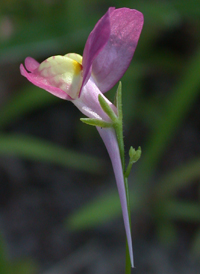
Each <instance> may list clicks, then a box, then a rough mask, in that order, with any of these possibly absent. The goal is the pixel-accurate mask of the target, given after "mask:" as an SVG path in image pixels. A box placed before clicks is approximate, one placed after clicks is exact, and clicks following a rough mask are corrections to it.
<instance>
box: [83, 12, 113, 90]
mask: <svg viewBox="0 0 200 274" xmlns="http://www.w3.org/2000/svg"><path fill="white" fill-rule="evenodd" d="M114 9H115V8H109V9H108V11H107V12H106V14H105V15H104V16H103V17H102V18H101V19H100V20H99V21H98V22H97V24H96V25H95V27H94V29H93V30H92V32H91V33H90V35H89V37H88V39H87V42H86V44H85V48H84V52H83V64H82V65H83V82H82V87H83V86H84V85H85V83H86V82H87V81H88V79H89V78H90V75H91V66H92V63H93V61H94V59H95V57H96V56H97V55H98V53H99V52H100V51H101V50H102V49H103V47H104V46H105V44H106V43H107V41H108V39H109V36H110V19H109V14H110V13H111V12H112V11H113V10H114Z"/></svg>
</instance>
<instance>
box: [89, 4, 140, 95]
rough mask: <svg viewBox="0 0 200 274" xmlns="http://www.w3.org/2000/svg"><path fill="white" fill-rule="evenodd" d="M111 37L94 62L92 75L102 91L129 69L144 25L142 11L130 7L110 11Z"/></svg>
mask: <svg viewBox="0 0 200 274" xmlns="http://www.w3.org/2000/svg"><path fill="white" fill-rule="evenodd" d="M109 18H110V28H111V32H110V37H109V40H108V41H107V43H106V45H105V47H104V48H103V49H102V50H101V51H100V52H99V54H98V55H97V57H96V58H95V60H94V62H93V64H92V75H93V77H94V79H95V81H96V84H97V86H98V87H99V89H100V90H101V92H106V91H108V90H109V89H111V88H112V87H113V86H114V85H115V84H116V83H117V82H118V81H119V79H120V78H121V77H122V76H123V74H124V73H125V71H126V70H127V68H128V66H129V64H130V62H131V59H132V57H133V54H134V51H135V49H136V46H137V43H138V39H139V36H140V33H141V30H142V27H143V22H144V18H143V15H142V13H141V12H139V11H137V10H133V9H128V8H120V9H115V10H112V11H111V12H110V17H109Z"/></svg>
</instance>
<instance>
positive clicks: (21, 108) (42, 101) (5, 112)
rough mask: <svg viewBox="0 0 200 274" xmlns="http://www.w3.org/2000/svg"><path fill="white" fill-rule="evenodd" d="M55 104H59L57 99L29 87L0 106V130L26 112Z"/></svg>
mask: <svg viewBox="0 0 200 274" xmlns="http://www.w3.org/2000/svg"><path fill="white" fill-rule="evenodd" d="M56 102H59V98H57V97H55V96H52V95H51V94H49V93H48V92H46V91H44V90H42V89H40V88H38V87H35V86H33V85H29V86H27V87H26V88H24V89H23V90H22V91H21V92H20V93H17V94H16V95H15V96H12V98H11V99H10V100H9V101H8V102H6V103H5V105H3V106H1V115H0V128H2V127H4V126H6V125H8V124H9V123H10V122H12V121H15V119H17V118H20V117H22V116H23V115H24V114H26V113H27V112H31V111H33V110H37V109H38V108H40V107H44V106H47V105H50V104H53V103H56Z"/></svg>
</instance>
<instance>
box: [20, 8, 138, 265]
mask: <svg viewBox="0 0 200 274" xmlns="http://www.w3.org/2000/svg"><path fill="white" fill-rule="evenodd" d="M142 27H143V15H142V13H140V12H139V11H137V10H133V9H128V8H119V9H115V8H114V7H111V8H109V9H108V11H107V12H106V14H105V15H104V16H103V17H102V18H101V19H100V20H99V21H98V22H97V24H96V25H95V27H94V29H93V30H92V32H91V33H90V35H89V37H88V39H87V42H86V45H85V48H84V52H83V57H82V56H80V55H78V54H75V53H69V54H66V55H64V56H60V55H57V56H53V57H50V58H48V59H47V60H45V61H43V62H42V63H41V64H39V63H38V62H37V61H36V60H34V59H33V58H31V57H27V58H26V59H25V67H26V69H27V70H26V69H25V68H24V66H23V65H22V64H21V65H20V71H21V74H22V75H23V76H25V77H26V78H27V79H28V80H29V81H30V82H32V83H33V84H34V85H36V86H38V87H40V88H42V89H45V90H46V91H48V92H50V93H52V94H53V95H55V96H57V97H60V98H62V99H65V100H69V101H72V103H74V105H76V106H77V107H78V109H79V110H80V111H81V112H82V113H83V114H85V115H86V116H87V117H89V118H95V119H98V120H102V121H105V122H111V120H110V118H109V117H108V115H107V114H106V113H105V112H104V111H103V109H102V108H101V106H100V103H99V100H98V96H99V95H101V96H103V98H104V100H105V101H106V102H107V104H108V105H109V106H110V107H111V108H112V109H113V111H114V112H115V113H116V115H117V109H116V107H115V106H114V105H113V104H112V103H111V102H109V100H107V98H106V97H105V96H104V95H103V93H105V92H107V91H108V90H110V89H111V88H112V87H113V86H114V85H115V84H116V83H117V82H118V81H119V79H120V78H121V77H122V76H123V74H124V73H125V71H126V70H127V68H128V66H129V64H130V62H131V59H132V57H133V54H134V51H135V48H136V46H137V43H138V39H139V36H140V33H141V30H142ZM28 71H29V72H28ZM97 130H98V132H99V134H100V136H101V137H102V139H103V141H104V143H105V146H106V148H107V150H108V153H109V155H110V158H111V162H112V165H113V169H114V173H115V178H116V182H117V187H118V192H119V196H120V202H121V206H122V213H123V219H124V224H125V230H126V236H127V241H128V246H129V253H130V259H131V264H132V266H133V251H132V240H131V232H130V224H129V216H128V210H127V200H126V193H125V187H124V177H123V170H122V164H121V159H120V153H119V148H118V143H117V139H116V134H115V131H114V129H113V128H111V127H110V128H101V127H97Z"/></svg>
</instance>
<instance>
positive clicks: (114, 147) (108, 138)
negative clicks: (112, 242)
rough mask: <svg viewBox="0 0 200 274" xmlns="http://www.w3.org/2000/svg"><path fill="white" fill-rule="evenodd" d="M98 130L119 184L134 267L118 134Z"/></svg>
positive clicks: (103, 129) (110, 130)
mask: <svg viewBox="0 0 200 274" xmlns="http://www.w3.org/2000/svg"><path fill="white" fill-rule="evenodd" d="M97 130H98V132H99V134H100V136H101V138H102V140H103V142H104V144H105V146H106V148H107V151H108V154H109V156H110V159H111V162H112V166H113V170H114V173H115V179H116V182H117V188H118V192H119V198H120V202H121V207H122V214H123V219H124V226H125V231H126V237H127V242H128V247H129V254H130V260H131V266H132V267H133V266H134V262H133V247H132V238H131V231H130V223H129V214H128V209H127V199H126V190H125V185H124V176H123V170H122V164H121V158H120V153H119V147H118V143H117V139H116V134H115V131H114V129H113V128H99V127H97Z"/></svg>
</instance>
